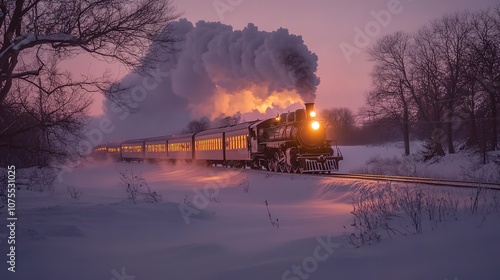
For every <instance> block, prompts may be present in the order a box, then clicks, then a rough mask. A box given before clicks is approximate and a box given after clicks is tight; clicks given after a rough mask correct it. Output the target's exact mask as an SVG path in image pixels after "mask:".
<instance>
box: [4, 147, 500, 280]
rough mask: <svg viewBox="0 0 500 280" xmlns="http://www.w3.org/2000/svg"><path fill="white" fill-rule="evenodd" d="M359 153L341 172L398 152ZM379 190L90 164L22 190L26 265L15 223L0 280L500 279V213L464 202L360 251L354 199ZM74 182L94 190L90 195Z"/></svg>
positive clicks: (188, 169) (318, 180)
mask: <svg viewBox="0 0 500 280" xmlns="http://www.w3.org/2000/svg"><path fill="white" fill-rule="evenodd" d="M359 149H361V148H359ZM359 149H358V150H356V149H355V147H344V149H343V152H344V156H345V157H346V160H345V161H344V162H341V165H342V168H343V170H341V171H343V172H346V171H349V170H352V169H356V168H363V164H364V162H365V161H366V160H367V159H369V158H371V157H373V156H376V155H377V154H378V153H381V152H382V153H384V149H386V151H387V154H389V153H394V154H397V153H398V152H397V150H398V149H397V147H393V148H391V147H388V148H386V147H378V148H377V149H378V151H374V150H375V148H373V147H372V148H371V149H370V148H366V147H365V148H362V149H364V150H361V151H360V150H359ZM370 150H371V152H369V151H370ZM399 153H400V150H399ZM355 155H357V157H358V158H357V160H355ZM127 170H128V171H133V172H134V173H135V174H136V175H138V176H140V177H143V178H145V179H146V180H147V183H148V185H149V187H150V188H151V190H153V191H156V192H157V193H159V194H161V195H162V200H161V202H160V203H146V202H144V201H143V200H142V199H138V200H137V204H134V203H133V202H132V201H130V200H129V199H128V198H127V193H126V192H125V191H124V186H122V185H120V175H119V174H118V171H127ZM376 185H377V183H367V182H360V181H356V180H340V179H331V178H325V177H319V176H300V175H291V174H270V173H266V172H256V171H251V170H245V171H241V170H234V169H224V168H202V167H193V166H187V165H177V166H169V165H156V164H139V163H129V164H127V163H102V162H101V163H95V164H86V166H84V167H81V168H78V169H75V170H74V171H73V172H72V173H67V174H66V175H64V180H63V181H62V182H60V183H58V184H57V186H56V189H55V191H54V192H53V193H52V194H49V193H38V192H31V191H26V190H20V191H18V192H17V213H18V221H17V229H16V272H15V273H11V272H9V271H7V257H6V255H7V253H8V247H7V242H6V240H7V235H6V229H5V226H4V227H3V229H2V231H0V234H1V241H2V242H1V243H0V252H1V256H0V261H1V263H2V264H1V270H0V279H27V280H28V279H29V280H44V279H50V280H52V279H65V280H66V279H74V280H88V279H106V280H109V279H112V280H113V279H115V280H126V279H128V280H132V279H135V280H143V279H144V280H155V279H204V280H205V279H206V280H209V279H210V280H216V279H217V280H225V279H290V280H297V279H443V280H444V279H450V280H451V279H460V280H461V279H500V266H499V260H500V239H499V238H498V237H499V236H500V223H499V220H500V215H499V213H498V212H492V213H483V212H481V213H480V214H477V215H468V214H465V212H466V209H464V211H461V210H460V211H459V212H460V213H459V215H457V216H456V217H454V218H453V219H447V220H445V221H443V222H442V223H440V224H439V225H438V226H433V227H430V226H428V225H426V224H424V229H423V233H421V234H412V233H411V232H412V231H411V229H406V234H405V235H406V236H403V235H393V236H392V237H388V236H387V235H384V236H383V237H382V240H381V241H380V242H377V243H373V244H371V245H365V246H362V247H359V248H356V247H355V246H353V245H352V244H351V243H350V242H349V239H348V236H349V235H350V234H351V233H352V226H351V224H352V223H353V215H352V214H351V211H352V210H353V206H352V201H353V198H354V196H353V194H354V193H356V191H357V190H359V189H360V188H363V187H367V186H368V187H369V186H373V187H375V186H376ZM67 186H73V187H74V188H75V189H76V190H77V191H80V192H82V195H81V197H80V199H79V200H75V199H72V198H71V197H70V195H69V194H68V193H67ZM393 186H394V187H396V188H404V187H406V186H398V185H395V184H393ZM443 190H444V191H447V190H446V189H442V188H441V189H440V191H443ZM450 191H453V192H454V193H455V194H456V195H458V196H459V197H461V198H463V199H465V200H467V199H469V198H470V197H472V196H473V192H471V190H460V191H457V190H455V189H453V190H451V189H450ZM457 192H461V193H458V194H457ZM266 201H267V203H268V207H266V203H265V202H266ZM0 211H1V215H0V219H1V220H2V221H4V222H5V221H6V218H7V217H6V211H5V208H3V209H1V210H0ZM462 212H463V213H462ZM403 230H404V229H403Z"/></svg>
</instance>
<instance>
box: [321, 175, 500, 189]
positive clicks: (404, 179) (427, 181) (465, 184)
mask: <svg viewBox="0 0 500 280" xmlns="http://www.w3.org/2000/svg"><path fill="white" fill-rule="evenodd" d="M323 175H324V174H323ZM327 176H333V177H338V178H343V179H358V180H370V181H392V182H398V183H419V184H424V185H434V186H448V187H458V188H486V189H492V190H500V184H495V183H483V182H471V181H459V180H448V179H437V178H425V177H410V176H388V175H372V174H348V173H332V174H328V175H327Z"/></svg>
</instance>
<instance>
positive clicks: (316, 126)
mask: <svg viewBox="0 0 500 280" xmlns="http://www.w3.org/2000/svg"><path fill="white" fill-rule="evenodd" d="M311 127H312V129H314V130H318V129H319V122H312V123H311Z"/></svg>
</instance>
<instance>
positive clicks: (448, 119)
mask: <svg viewBox="0 0 500 280" xmlns="http://www.w3.org/2000/svg"><path fill="white" fill-rule="evenodd" d="M445 118H446V143H447V144H448V153H449V154H454V153H455V147H454V146H453V123H452V118H453V103H451V102H450V103H449V104H448V112H447V114H446V115H445Z"/></svg>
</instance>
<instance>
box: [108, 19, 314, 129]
mask: <svg viewBox="0 0 500 280" xmlns="http://www.w3.org/2000/svg"><path fill="white" fill-rule="evenodd" d="M173 28H174V33H175V36H176V37H177V38H179V42H178V43H177V46H176V49H178V50H179V52H177V53H174V54H163V55H166V56H168V57H167V58H168V62H166V63H165V64H163V65H160V67H161V69H162V71H163V72H167V73H168V76H167V77H165V78H163V79H162V80H161V82H160V86H158V87H157V88H155V89H150V90H148V95H147V97H146V98H145V100H143V101H141V102H140V104H139V106H140V108H141V109H140V112H139V113H136V114H130V115H128V116H127V118H126V119H124V118H123V117H122V116H120V114H117V113H116V112H114V111H113V110H112V109H111V107H112V105H111V103H110V102H109V101H106V102H105V105H104V110H105V114H106V116H107V117H108V118H111V120H112V121H113V120H117V121H115V122H114V123H115V125H116V127H117V129H116V133H118V134H121V135H122V137H145V136H148V135H151V136H154V135H158V134H165V133H170V132H177V131H179V130H180V129H182V128H183V127H184V126H185V125H186V123H187V122H188V121H189V119H191V118H192V117H201V116H209V117H210V118H211V119H214V118H216V117H218V116H220V115H221V114H223V115H232V114H235V113H237V112H240V113H242V114H244V113H250V112H254V111H256V110H257V111H259V112H261V113H264V112H266V110H268V109H270V108H271V109H272V108H275V107H279V108H286V107H288V106H290V105H293V104H295V103H303V102H314V99H315V95H316V94H315V92H316V87H317V86H318V84H319V78H318V77H317V76H316V74H315V73H316V69H317V60H318V57H317V56H316V55H315V54H314V53H312V52H311V51H310V50H309V49H308V48H307V46H306V45H305V44H304V41H303V40H302V37H300V36H296V35H292V34H290V33H289V32H288V30H287V29H284V28H280V29H278V30H276V31H273V32H266V31H259V30H258V28H257V27H256V26H255V25H254V24H252V23H249V24H248V26H247V27H245V28H244V29H243V30H233V28H232V27H231V26H229V25H225V24H222V23H218V22H205V21H199V22H197V23H196V25H193V23H191V22H189V21H188V20H186V19H182V20H180V21H178V22H175V23H174V24H173ZM153 53H154V54H155V55H157V52H153V51H151V52H150V53H149V54H148V55H152V54H153ZM162 60H165V59H162ZM143 79H144V78H142V77H140V76H138V75H137V74H130V75H128V76H127V77H125V78H124V80H123V81H122V82H123V83H124V84H128V85H134V84H140V83H141V81H142V80H143ZM119 117H121V119H119V120H118V118H119ZM170 120H171V122H170ZM174 120H175V121H174ZM180 120H181V121H180ZM182 120H185V122H182ZM145 123H147V124H149V125H148V126H147V127H145V126H144V124H145ZM131 127H134V128H135V129H138V128H141V130H142V133H140V132H139V131H136V130H135V129H134V130H131V129H130V128H131ZM145 130H146V132H144V131H145ZM130 131H136V133H135V134H134V135H131V132H130ZM155 131H156V132H155ZM144 133H146V135H144Z"/></svg>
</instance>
